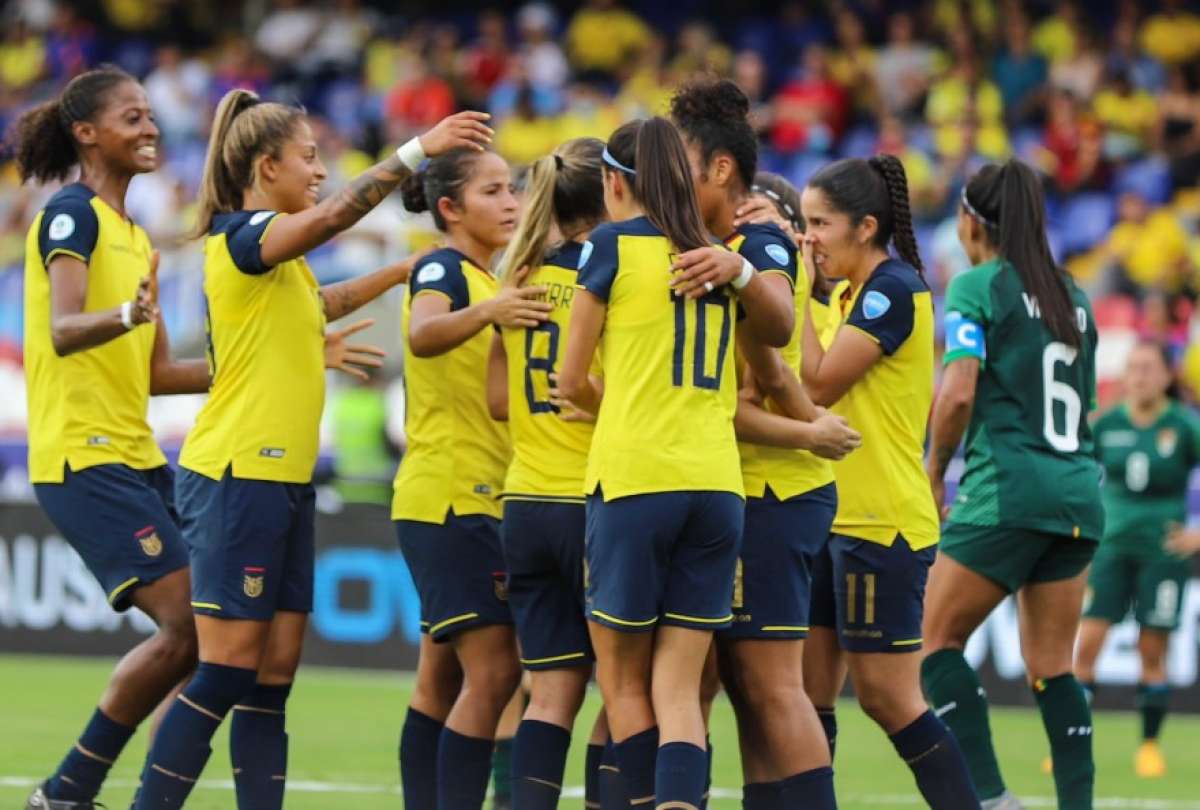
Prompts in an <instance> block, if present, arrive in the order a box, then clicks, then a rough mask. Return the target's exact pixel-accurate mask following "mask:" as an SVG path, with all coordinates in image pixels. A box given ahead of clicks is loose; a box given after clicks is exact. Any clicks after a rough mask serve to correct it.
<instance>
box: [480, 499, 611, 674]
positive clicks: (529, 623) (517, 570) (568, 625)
mask: <svg viewBox="0 0 1200 810" xmlns="http://www.w3.org/2000/svg"><path fill="white" fill-rule="evenodd" d="M586 528H587V518H586V515H585V509H584V505H583V504H582V503H562V502H557V503H556V502H552V501H533V500H529V501H526V500H506V501H505V502H504V521H503V522H502V523H501V524H500V538H501V541H502V542H503V545H504V562H505V564H506V565H507V567H508V606H509V607H510V608H512V615H513V619H514V620H515V621H516V623H517V639H518V640H519V641H520V643H521V664H522V665H523V666H524V667H525V668H526V669H556V668H559V667H576V666H579V665H581V664H590V663H591V662H592V661H593V660H595V659H594V657H593V655H592V644H591V641H590V640H589V639H588V629H587V620H586V619H585V618H584V615H583V546H584V532H585V530H586Z"/></svg>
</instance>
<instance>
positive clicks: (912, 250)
mask: <svg viewBox="0 0 1200 810" xmlns="http://www.w3.org/2000/svg"><path fill="white" fill-rule="evenodd" d="M867 162H868V163H870V164H871V168H873V169H874V170H875V171H877V172H879V173H880V174H881V175H883V182H884V183H886V184H887V191H888V197H890V198H891V204H892V244H893V245H894V246H895V247H896V253H898V254H899V255H900V258H901V259H904V261H906V262H908V263H909V264H911V265H912V266H913V267H915V268H916V269H917V272H918V273H922V274H923V273H924V271H925V266H924V265H923V264H922V263H921V253H920V251H919V250H918V249H917V237H916V235H915V234H914V233H913V224H912V209H910V208H909V204H908V177H907V175H905V173H904V164H903V163H901V162H900V159H899V158H898V157H896V156H895V155H876V156H875V157H873V158H871V159H870V160H868V161H867Z"/></svg>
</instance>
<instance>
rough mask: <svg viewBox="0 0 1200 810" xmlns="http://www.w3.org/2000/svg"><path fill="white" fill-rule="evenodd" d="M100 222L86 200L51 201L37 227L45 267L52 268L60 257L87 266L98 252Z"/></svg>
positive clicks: (39, 249) (66, 199) (65, 199)
mask: <svg viewBox="0 0 1200 810" xmlns="http://www.w3.org/2000/svg"><path fill="white" fill-rule="evenodd" d="M99 235H100V220H99V219H98V218H97V217H96V211H95V209H94V208H92V204H91V202H90V201H89V200H88V199H87V198H85V197H65V198H62V199H52V200H51V201H50V204H49V205H47V206H46V208H45V210H44V211H43V212H42V221H41V225H40V226H39V227H38V251H39V252H40V253H41V256H42V266H44V267H49V266H50V262H51V260H53V259H54V257H55V256H57V255H58V254H60V253H63V254H66V255H67V256H73V257H75V258H76V259H79V261H81V262H83V263H84V264H87V263H88V261H89V260H91V258H92V251H94V250H95V249H96V239H97V238H98V237H99Z"/></svg>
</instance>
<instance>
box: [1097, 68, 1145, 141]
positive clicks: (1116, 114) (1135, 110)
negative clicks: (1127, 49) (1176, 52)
mask: <svg viewBox="0 0 1200 810" xmlns="http://www.w3.org/2000/svg"><path fill="white" fill-rule="evenodd" d="M1092 111H1093V112H1094V113H1095V116H1096V120H1098V121H1099V122H1100V123H1101V124H1103V125H1104V129H1105V135H1104V154H1105V156H1106V157H1108V158H1111V159H1113V160H1128V159H1130V158H1135V157H1138V156H1140V155H1142V154H1143V153H1144V152H1145V151H1146V148H1147V146H1148V145H1149V142H1150V139H1151V138H1152V137H1153V135H1154V127H1155V125H1156V124H1157V123H1158V102H1157V101H1155V100H1154V96H1152V95H1150V94H1149V93H1147V92H1146V91H1145V90H1139V89H1137V88H1135V87H1134V86H1133V83H1132V82H1131V81H1130V80H1129V74H1128V73H1125V72H1123V71H1122V72H1118V73H1116V74H1114V75H1113V76H1112V77H1111V78H1110V79H1109V81H1108V82H1107V83H1106V84H1105V85H1104V87H1102V88H1101V89H1100V92H1099V93H1097V94H1096V98H1095V100H1094V101H1093V102H1092Z"/></svg>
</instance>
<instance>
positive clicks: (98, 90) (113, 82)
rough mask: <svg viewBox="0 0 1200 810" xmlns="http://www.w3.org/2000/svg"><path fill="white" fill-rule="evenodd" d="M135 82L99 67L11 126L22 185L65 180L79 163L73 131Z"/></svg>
mask: <svg viewBox="0 0 1200 810" xmlns="http://www.w3.org/2000/svg"><path fill="white" fill-rule="evenodd" d="M125 82H137V79H135V78H133V77H132V76H130V75H129V74H128V73H126V72H125V71H123V70H121V69H120V68H119V67H116V66H115V65H101V66H100V67H98V68H96V69H95V70H89V71H87V72H86V73H81V74H79V75H78V76H76V77H75V78H74V79H71V81H70V82H68V83H67V86H66V87H64V88H63V91H62V93H60V94H59V96H58V98H56V99H52V100H50V101H47V102H44V103H42V104H39V105H38V106H36V107H34V108H33V109H31V110H29V111H28V112H26V113H25V114H24V115H22V116H21V117H20V118H18V119H17V121H16V123H15V124H13V128H12V131H11V132H10V133H9V141H10V146H11V148H12V150H13V152H14V153H15V156H16V161H17V170H18V171H19V172H20V175H21V182H25V181H26V180H28V179H29V178H31V177H33V178H36V179H37V181H38V182H39V183H45V182H48V181H50V180H65V179H66V178H67V175H68V174H70V173H71V170H72V169H73V168H75V166H76V165H77V164H78V163H79V147H78V144H77V143H76V142H75V135H74V132H73V131H72V127H73V126H74V125H75V124H76V123H78V122H80V121H92V120H94V119H95V117H96V113H98V112H99V111H100V110H101V109H103V108H104V105H105V104H107V103H108V96H109V94H110V93H111V92H112V90H113V88H115V87H117V86H118V85H121V84H124V83H125Z"/></svg>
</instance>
